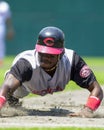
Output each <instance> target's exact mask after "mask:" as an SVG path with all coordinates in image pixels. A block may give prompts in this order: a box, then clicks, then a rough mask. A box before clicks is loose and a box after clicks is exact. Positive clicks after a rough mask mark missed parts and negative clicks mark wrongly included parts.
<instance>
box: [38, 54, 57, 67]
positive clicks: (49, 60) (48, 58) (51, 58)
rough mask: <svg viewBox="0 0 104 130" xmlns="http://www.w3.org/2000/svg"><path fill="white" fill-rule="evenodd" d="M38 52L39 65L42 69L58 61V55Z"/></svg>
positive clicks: (52, 65)
mask: <svg viewBox="0 0 104 130" xmlns="http://www.w3.org/2000/svg"><path fill="white" fill-rule="evenodd" d="M38 54H39V62H40V66H41V67H42V68H43V69H51V68H52V67H54V66H55V65H56V64H57V62H58V57H59V55H52V54H45V53H40V52H39V53H38Z"/></svg>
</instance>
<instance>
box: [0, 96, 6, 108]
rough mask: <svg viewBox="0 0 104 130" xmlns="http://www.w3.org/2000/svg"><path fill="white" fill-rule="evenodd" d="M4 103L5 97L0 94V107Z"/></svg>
mask: <svg viewBox="0 0 104 130" xmlns="http://www.w3.org/2000/svg"><path fill="white" fill-rule="evenodd" d="M5 103H6V98H5V97H4V96H0V109H1V108H2V107H3V106H4V104H5Z"/></svg>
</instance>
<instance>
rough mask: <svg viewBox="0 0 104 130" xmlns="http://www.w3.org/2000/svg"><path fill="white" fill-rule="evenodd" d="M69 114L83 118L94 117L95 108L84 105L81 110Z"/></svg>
mask: <svg viewBox="0 0 104 130" xmlns="http://www.w3.org/2000/svg"><path fill="white" fill-rule="evenodd" d="M69 116H72V117H83V118H92V117H94V114H93V110H91V109H90V108H88V107H84V108H83V109H82V110H81V111H80V112H73V113H70V114H69Z"/></svg>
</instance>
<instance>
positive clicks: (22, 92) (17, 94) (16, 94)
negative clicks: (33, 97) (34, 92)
mask: <svg viewBox="0 0 104 130" xmlns="http://www.w3.org/2000/svg"><path fill="white" fill-rule="evenodd" d="M28 94H29V92H28V91H27V90H26V88H25V87H24V86H23V85H22V86H20V87H18V88H17V89H16V90H15V91H14V93H13V96H14V97H15V98H23V97H25V96H27V95H28Z"/></svg>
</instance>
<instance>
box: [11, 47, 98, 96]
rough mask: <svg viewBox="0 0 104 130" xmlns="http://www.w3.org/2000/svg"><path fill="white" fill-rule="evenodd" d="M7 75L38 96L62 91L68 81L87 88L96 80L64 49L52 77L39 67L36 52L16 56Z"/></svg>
mask: <svg viewBox="0 0 104 130" xmlns="http://www.w3.org/2000/svg"><path fill="white" fill-rule="evenodd" d="M9 73H12V74H13V75H14V76H15V77H16V78H17V79H18V80H19V81H20V83H21V85H23V86H24V87H25V88H26V90H27V91H28V92H30V93H34V94H38V95H45V94H47V93H50V94H52V93H53V92H57V91H62V90H64V89H65V86H66V84H68V82H69V81H70V80H73V81H75V82H76V83H77V84H78V85H79V86H81V87H88V86H89V84H91V83H92V82H93V81H94V80H96V79H95V76H94V74H93V72H92V71H91V69H90V68H89V67H88V66H87V65H86V63H85V62H84V60H83V59H82V58H81V57H80V56H78V55H77V54H76V53H75V52H74V51H73V50H70V49H65V53H64V55H63V56H62V58H61V59H60V60H59V63H58V66H57V68H56V71H55V74H54V75H53V77H51V76H50V75H49V74H48V73H47V72H45V71H44V70H43V69H42V68H41V67H40V64H39V61H38V52H36V50H28V51H24V52H22V53H20V54H19V55H17V56H16V58H15V59H14V61H13V65H12V67H11V69H10V72H9Z"/></svg>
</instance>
